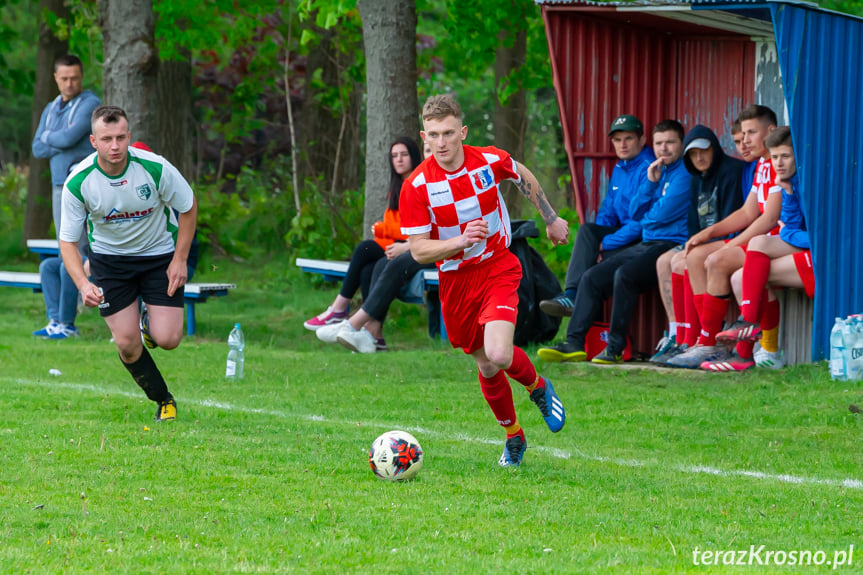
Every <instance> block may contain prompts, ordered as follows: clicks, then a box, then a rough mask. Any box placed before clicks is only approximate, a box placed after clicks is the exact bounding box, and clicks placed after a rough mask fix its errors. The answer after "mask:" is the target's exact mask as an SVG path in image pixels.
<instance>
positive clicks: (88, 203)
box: [58, 147, 194, 256]
mask: <svg viewBox="0 0 863 575" xmlns="http://www.w3.org/2000/svg"><path fill="white" fill-rule="evenodd" d="M193 202H194V196H193V193H192V188H190V187H189V184H188V183H187V182H186V180H185V179H184V178H183V176H182V175H180V172H179V171H178V170H177V168H175V167H174V166H172V165H171V163H170V162H168V160H166V159H165V158H163V157H162V156H159V155H156V154H153V153H151V152H147V151H146V150H140V149H138V148H132V147H129V162H128V164H127V165H126V170H125V171H124V172H123V173H122V174H120V175H119V176H109V175H107V174H106V173H105V172H103V171H102V169H101V168H100V167H99V164H98V163H97V162H96V153H95V152H94V153H93V154H91V155H89V156H87V157H86V158H84V160H82V161H81V163H79V164H78V166H77V167H76V168H75V169H74V170H73V171H72V173H71V174H69V177H68V178H66V183H65V184H64V185H63V213H62V217H61V220H60V221H61V222H62V223H61V224H60V228H61V229H60V233H59V234H58V237H59V238H60V239H61V240H63V241H66V242H77V241H78V236H80V233H81V232H80V230H81V226H82V225H83V224H84V222H85V221H86V223H87V236H88V239H89V241H90V249H91V250H93V251H94V252H96V253H99V254H110V255H135V256H150V255H161V254H166V253H170V252H172V251H174V245H175V244H176V242H177V217H176V215H175V214H174V211H173V210H172V209H171V208H174V209H175V210H177V211H178V212H180V213H185V212H188V211H189V210H191V209H192V205H193Z"/></svg>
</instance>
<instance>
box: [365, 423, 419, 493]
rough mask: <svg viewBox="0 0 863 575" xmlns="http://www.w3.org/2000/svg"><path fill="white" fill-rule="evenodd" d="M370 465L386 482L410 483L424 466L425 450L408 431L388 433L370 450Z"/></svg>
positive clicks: (375, 442)
mask: <svg viewBox="0 0 863 575" xmlns="http://www.w3.org/2000/svg"><path fill="white" fill-rule="evenodd" d="M369 465H371V467H372V471H374V472H375V475H376V476H377V477H378V478H379V479H383V480H384V481H409V480H411V479H413V478H414V477H416V474H417V473H419V471H420V468H421V467H422V466H423V449H422V447H420V444H419V441H417V440H416V437H414V436H413V435H411V434H410V433H408V432H406V431H387V432H386V433H384V434H383V435H381V436H380V437H378V438H377V439H375V440H374V442H373V443H372V448H371V449H369Z"/></svg>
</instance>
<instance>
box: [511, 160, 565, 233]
mask: <svg viewBox="0 0 863 575" xmlns="http://www.w3.org/2000/svg"><path fill="white" fill-rule="evenodd" d="M516 170H517V171H518V173H519V175H520V176H521V181H520V182H519V183H518V184H517V186H518V189H519V190H520V191H521V195H523V196H524V197H525V198H527V199H528V200H530V203H532V204H533V205H534V206H536V209H537V210H539V213H540V215H541V216H542V221H544V222H545V235H546V236H548V239H550V240H551V242H552V244H553V245H556V246H561V245H565V244H567V243H568V242H569V224H568V223H567V222H566V220H564V219H563V218H561V217H560V216H558V215H557V213H555V211H554V209H553V208H552V207H551V204H549V203H548V198H546V197H545V193H544V192H543V191H542V188H541V187H540V185H539V182H538V181H537V179H536V176H534V175H533V173H532V172H531V171H530V170H528V169H527V168H525V167H524V166H523V165H522V164H519V163H518V162H516Z"/></svg>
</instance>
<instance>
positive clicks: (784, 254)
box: [712, 126, 815, 371]
mask: <svg viewBox="0 0 863 575" xmlns="http://www.w3.org/2000/svg"><path fill="white" fill-rule="evenodd" d="M765 143H766V145H767V148H768V149H769V150H770V157H771V161H772V162H773V166H774V169H775V170H776V184H777V185H778V186H780V187H781V188H782V215H781V216H780V224H779V225H780V226H781V229H780V230H779V235H763V236H758V237H755V238H752V240H751V241H750V242H749V249H748V250H747V251H746V261H745V263H744V264H743V268H742V269H739V270H737V271H736V272H734V275H733V276H731V284H732V286H733V287H734V293H735V295H736V296H737V300H738V301H739V302H740V312H741V315H742V316H743V321H742V322H738V323H736V324H735V325H734V326H732V328H731V329H728V330H726V331H724V332H720V333H719V334H717V336H716V339H717V340H727V341H751V342H754V341H755V340H757V339H759V338H760V339H761V349H760V350H758V351H757V352H755V354H754V355H753V359H754V360H755V364H756V365H758V366H759V367H769V368H772V369H780V368H782V367H783V366H784V365H785V362H784V360H783V358H782V354H781V352H780V351H779V333H778V332H779V329H778V327H779V300H778V299H776V294H775V293H774V292H773V290H771V289H769V287H768V285H769V286H777V287H791V288H803V290H804V291H805V292H806V295H808V296H809V297H810V298H812V297H814V296H815V273H814V269H813V267H812V254H811V253H810V251H809V233H808V231H807V228H806V219H805V216H804V215H803V210H802V208H801V207H800V194H799V191H800V189H799V187H800V185H799V179H798V177H797V163H796V162H795V159H794V147H793V144H792V141H791V129H790V128H789V127H788V126H781V127H779V128H776V129H775V130H773V131H772V132H771V133H770V135H769V136H768V137H767V140H766V142H765ZM724 367H725V366H724V365H722V364H716V365H714V366H713V367H712V369H714V370H715V371H725V369H724Z"/></svg>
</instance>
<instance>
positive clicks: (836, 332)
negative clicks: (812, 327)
mask: <svg viewBox="0 0 863 575" xmlns="http://www.w3.org/2000/svg"><path fill="white" fill-rule="evenodd" d="M844 331H845V322H844V321H842V318H839V317H837V318H836V322H835V323H834V324H833V329H832V330H830V377H831V378H833V379H837V380H839V381H845V380H847V379H848V370H847V367H846V365H845V334H844Z"/></svg>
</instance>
